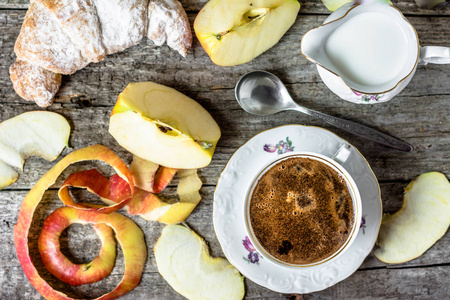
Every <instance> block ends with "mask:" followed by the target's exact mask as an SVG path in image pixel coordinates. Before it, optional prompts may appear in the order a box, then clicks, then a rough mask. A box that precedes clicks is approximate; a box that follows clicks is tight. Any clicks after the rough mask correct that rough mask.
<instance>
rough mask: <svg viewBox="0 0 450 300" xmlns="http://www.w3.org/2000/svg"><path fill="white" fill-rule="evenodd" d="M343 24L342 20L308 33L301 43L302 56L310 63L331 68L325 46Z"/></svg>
mask: <svg viewBox="0 0 450 300" xmlns="http://www.w3.org/2000/svg"><path fill="white" fill-rule="evenodd" d="M341 23H342V19H341V20H338V21H334V22H331V23H326V24H324V25H322V26H319V27H317V28H314V29H312V30H310V31H308V32H307V33H306V34H305V35H304V36H303V38H302V40H301V43H300V51H301V53H302V55H303V56H304V57H305V58H306V59H308V60H309V61H311V62H313V63H315V64H318V65H321V66H325V67H327V66H329V65H330V64H331V62H330V61H329V58H328V56H327V54H326V53H325V44H326V42H327V40H328V37H329V36H330V34H331V33H332V32H333V31H334V30H335V29H336V28H337V27H339V25H340V24H341Z"/></svg>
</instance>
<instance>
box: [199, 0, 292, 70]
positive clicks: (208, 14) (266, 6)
mask: <svg viewBox="0 0 450 300" xmlns="http://www.w3.org/2000/svg"><path fill="white" fill-rule="evenodd" d="M299 9H300V3H299V2H298V1H297V0H211V1H209V2H208V3H206V5H205V6H204V7H203V8H202V9H201V10H200V12H199V13H198V15H197V17H196V18H195V22H194V30H195V34H196V36H197V38H198V40H199V41H200V43H201V44H202V46H203V49H205V51H206V53H208V55H209V56H210V58H211V60H212V61H213V62H214V63H215V64H217V65H219V66H235V65H240V64H244V63H247V62H249V61H251V60H252V59H254V58H255V57H257V56H258V55H260V54H262V53H263V52H265V51H266V50H268V49H269V48H271V47H273V46H274V45H275V44H276V43H278V41H279V40H280V39H281V37H282V36H283V35H284V34H285V33H286V31H288V29H289V28H290V27H291V26H292V24H294V22H295V19H296V18H297V14H298V11H299Z"/></svg>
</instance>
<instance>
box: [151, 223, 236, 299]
mask: <svg viewBox="0 0 450 300" xmlns="http://www.w3.org/2000/svg"><path fill="white" fill-rule="evenodd" d="M154 252H155V259H156V264H157V266H158V271H159V273H160V274H161V275H162V276H163V277H164V279H165V280H167V282H168V283H169V284H170V286H172V288H174V289H175V290H176V291H177V292H178V293H180V294H181V295H183V296H184V297H186V298H188V299H242V298H243V297H244V293H245V289H244V281H243V280H244V279H243V277H242V276H241V275H240V274H239V271H238V270H237V269H236V268H235V267H234V266H233V265H231V264H230V263H229V262H228V261H227V260H226V259H223V258H220V257H217V258H213V257H211V256H210V255H209V254H208V249H207V247H206V244H205V242H204V241H203V239H202V238H201V237H199V236H198V235H197V234H195V233H194V232H193V231H192V230H190V229H188V228H186V227H184V226H180V225H167V226H166V227H164V229H163V231H162V234H161V237H160V238H159V240H158V242H157V243H156V245H155V248H154Z"/></svg>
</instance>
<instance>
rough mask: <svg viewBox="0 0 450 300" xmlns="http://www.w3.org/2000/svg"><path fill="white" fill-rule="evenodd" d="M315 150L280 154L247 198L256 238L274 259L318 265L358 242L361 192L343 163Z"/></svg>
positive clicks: (346, 149) (344, 152)
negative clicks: (356, 239) (314, 151)
mask: <svg viewBox="0 0 450 300" xmlns="http://www.w3.org/2000/svg"><path fill="white" fill-rule="evenodd" d="M350 156H351V149H350V146H349V145H343V146H342V147H341V148H340V149H339V150H338V152H337V153H336V154H335V155H334V156H333V157H332V158H329V157H326V156H324V155H321V154H317V153H311V152H291V153H286V154H284V155H280V156H278V157H277V158H276V159H275V160H273V161H271V162H270V163H269V164H268V165H267V166H265V167H264V168H263V169H262V170H261V171H260V172H259V173H257V175H256V177H255V179H254V180H253V182H252V184H251V185H250V187H249V189H248V192H247V196H246V200H245V201H244V210H245V212H244V216H245V226H246V230H247V232H248V236H249V238H250V241H251V242H252V244H253V245H254V246H255V248H256V250H257V251H259V253H260V254H261V255H262V256H263V257H264V258H266V259H267V260H269V261H270V262H272V263H274V264H277V265H282V266H287V267H295V268H297V267H312V266H317V265H320V264H323V263H327V262H330V261H333V260H335V259H336V258H337V257H339V256H340V255H342V254H343V253H344V252H345V251H346V250H347V249H348V248H349V247H350V245H351V244H352V243H353V241H354V240H355V238H356V235H357V233H358V229H359V226H360V223H361V215H362V213H361V196H360V194H359V191H358V188H357V186H356V184H355V182H354V180H353V178H352V177H351V175H350V174H349V173H348V172H347V171H346V170H345V169H344V168H343V167H342V164H343V163H344V162H345V161H346V160H347V159H348V158H349V157H350Z"/></svg>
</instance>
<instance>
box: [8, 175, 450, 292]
mask: <svg viewBox="0 0 450 300" xmlns="http://www.w3.org/2000/svg"><path fill="white" fill-rule="evenodd" d="M402 188H403V187H401V186H399V185H396V184H382V186H381V189H382V192H383V194H387V195H388V196H387V198H385V199H388V200H384V201H383V203H384V206H385V211H386V212H392V211H395V210H396V209H397V208H398V207H399V205H400V203H401V199H399V198H400V197H398V195H397V194H399V193H401V191H402ZM174 192H175V190H174V189H173V188H170V189H169V191H168V194H170V195H173V194H174ZM213 192H214V189H213V187H204V188H202V195H203V199H202V201H201V202H200V204H199V206H198V207H197V208H196V210H195V211H194V212H193V214H192V215H191V216H190V217H189V218H188V220H187V223H188V224H189V226H190V227H191V228H192V229H193V230H195V231H196V232H198V233H199V234H200V235H201V236H202V237H203V238H204V239H205V240H206V241H207V242H208V244H209V246H210V249H211V253H212V255H214V256H222V257H223V253H222V250H221V247H220V244H219V242H218V240H217V238H216V237H215V234H214V230H213V226H212V203H213ZM390 193H392V194H390ZM25 195H26V191H1V192H0V205H1V206H2V207H3V208H4V209H3V210H1V211H0V218H1V232H2V235H0V244H2V245H3V255H2V256H0V265H1V266H2V268H1V271H0V278H1V280H0V281H1V282H2V289H0V293H3V295H2V294H0V298H1V299H23V298H24V297H26V299H39V296H38V295H37V294H36V292H35V291H34V289H33V288H32V287H31V285H30V284H29V283H28V282H27V280H26V278H25V275H24V274H23V271H22V269H21V267H20V265H19V262H18V260H17V257H16V253H15V248H14V238H13V224H14V223H15V222H16V218H17V213H18V210H19V207H20V203H21V201H22V199H23V197H24V196H25ZM75 196H76V197H79V198H80V199H82V198H81V197H87V198H88V199H91V200H93V198H92V197H89V194H88V193H85V192H81V191H75ZM60 206H61V203H60V202H59V200H58V199H57V195H56V191H55V190H51V191H48V192H47V193H46V195H45V198H44V200H43V202H42V205H40V206H39V208H38V210H37V211H36V217H35V220H34V222H36V223H35V226H36V227H34V228H33V229H32V231H31V232H30V235H29V239H30V241H31V243H30V249H31V251H30V253H31V255H32V257H33V259H34V261H35V263H36V266H37V267H38V269H39V270H40V272H42V274H44V275H43V276H46V277H45V278H48V279H49V280H50V281H51V282H52V284H54V286H55V287H57V288H59V289H61V290H63V291H65V292H71V293H73V295H72V296H78V297H80V296H86V295H89V296H90V297H92V296H99V295H100V294H101V293H105V292H107V291H108V290H110V289H111V288H112V287H113V286H115V285H116V284H117V283H118V282H119V281H120V278H121V276H122V274H123V269H124V262H123V257H122V256H120V255H119V258H118V260H117V261H116V266H115V268H114V270H113V272H112V275H111V276H110V277H108V278H107V279H105V281H104V282H103V283H102V284H93V285H89V286H86V287H78V288H74V287H70V286H68V285H65V284H62V283H58V281H57V280H55V279H54V278H53V277H52V276H51V275H49V274H47V271H46V270H45V268H44V267H43V265H42V263H41V262H39V253H38V250H37V245H36V240H37V237H38V235H39V232H40V228H41V226H42V222H43V219H44V218H45V216H47V215H48V214H49V213H50V212H51V211H53V210H54V209H55V208H57V207H60ZM131 218H132V219H133V220H134V221H135V222H136V223H137V224H138V225H139V226H140V227H141V228H142V230H143V231H144V233H145V236H146V242H147V246H148V249H149V254H148V261H147V263H146V266H145V269H144V276H143V279H142V282H141V284H140V286H139V287H138V288H137V289H136V290H134V291H133V292H131V293H130V294H129V295H128V296H127V297H125V299H141V298H142V297H144V295H147V297H148V298H150V299H161V298H164V299H169V298H170V299H182V298H181V297H180V296H179V295H177V294H176V293H175V292H174V291H173V290H172V289H171V288H170V287H169V286H168V285H167V284H166V283H165V282H164V280H163V279H162V278H161V277H160V276H159V274H158V273H157V269H156V264H155V260H154V255H153V251H152V248H153V246H154V245H155V243H156V241H157V239H158V237H159V235H160V232H161V228H162V227H163V225H162V224H159V223H157V222H147V221H145V220H143V219H141V218H139V217H131ZM67 232H68V234H65V235H63V238H62V241H61V244H62V247H63V251H64V253H66V255H68V256H69V257H71V258H72V259H73V260H74V261H75V262H78V263H81V262H87V261H90V260H91V259H93V258H94V257H95V255H96V251H98V249H99V241H98V239H97V238H96V235H95V232H94V231H93V230H92V229H88V228H86V227H85V226H72V227H70V229H69V230H67ZM449 243H450V234H448V233H447V234H446V235H445V236H444V237H443V238H442V239H441V240H440V241H439V242H438V243H436V244H435V245H434V246H433V247H432V248H431V249H430V250H428V251H427V252H426V253H425V254H424V255H423V256H422V257H420V258H418V259H416V260H414V261H412V262H409V263H405V264H402V265H396V266H388V267H393V268H395V267H397V268H404V267H409V268H411V267H420V266H430V265H444V264H446V265H448V264H449V263H450V260H449V257H448V251H447V246H446V245H448V244H449ZM384 267H386V264H384V263H382V262H380V261H378V260H377V259H376V258H375V257H374V256H373V255H372V254H370V255H369V257H368V258H367V259H366V261H365V262H364V264H363V265H362V266H361V271H358V272H356V273H355V274H354V275H352V276H351V277H350V278H349V279H347V280H345V281H344V282H342V283H339V284H338V285H336V286H334V287H331V288H329V289H327V290H325V291H323V292H320V293H317V294H312V295H308V296H311V297H312V298H311V299H317V297H318V299H320V297H331V296H332V297H333V299H344V298H345V299H357V298H358V297H361V295H368V294H367V293H370V295H371V296H372V297H374V299H375V298H377V297H384V296H386V297H387V296H388V295H397V296H398V297H400V298H401V297H405V298H406V297H409V299H412V298H414V297H418V295H420V294H415V293H416V292H417V291H420V292H421V291H422V287H423V288H425V287H427V288H428V289H429V290H430V291H429V292H430V293H431V292H433V293H434V294H430V297H431V298H430V299H437V298H434V296H436V295H442V294H439V293H448V290H445V288H444V286H446V285H445V284H444V282H442V287H443V290H433V289H435V288H437V287H438V286H441V285H436V284H437V282H436V283H433V281H434V280H435V279H436V278H435V277H434V276H439V277H438V278H441V280H444V281H445V280H447V282H448V280H449V279H448V278H447V277H441V275H442V276H444V275H445V274H448V272H450V269H449V267H448V266H446V267H433V268H412V269H403V270H397V269H395V270H393V269H391V270H386V269H383V268H384ZM373 268H376V269H373ZM416 276H419V278H428V279H427V280H426V282H421V283H420V284H417V283H416V284H414V285H410V284H408V282H410V280H414V278H415V279H417V277H416ZM425 276H426V277H425ZM368 278H372V279H373V278H376V280H375V281H373V282H371V283H370V291H367V293H362V290H361V288H362V287H365V288H367V285H368V284H367V282H366V280H368ZM445 278H447V279H445ZM397 285H398V286H401V287H402V288H404V289H405V290H404V291H402V293H404V294H402V293H400V294H394V293H392V291H391V290H390V289H392V288H394V287H395V286H397ZM430 285H431V286H430ZM246 288H247V294H246V296H247V297H248V298H249V299H252V298H266V297H270V298H278V297H282V296H281V295H279V294H277V293H274V292H271V291H268V290H267V289H265V288H262V287H259V286H258V285H256V284H254V283H252V282H251V281H249V280H246ZM446 288H447V289H448V287H446ZM380 289H382V290H385V289H387V291H385V292H381V291H378V290H380ZM142 299H143V298H142ZM305 299H309V298H308V297H305Z"/></svg>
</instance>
